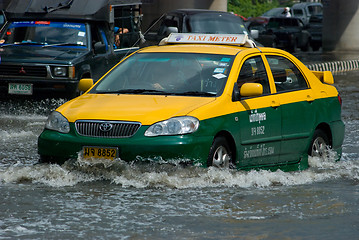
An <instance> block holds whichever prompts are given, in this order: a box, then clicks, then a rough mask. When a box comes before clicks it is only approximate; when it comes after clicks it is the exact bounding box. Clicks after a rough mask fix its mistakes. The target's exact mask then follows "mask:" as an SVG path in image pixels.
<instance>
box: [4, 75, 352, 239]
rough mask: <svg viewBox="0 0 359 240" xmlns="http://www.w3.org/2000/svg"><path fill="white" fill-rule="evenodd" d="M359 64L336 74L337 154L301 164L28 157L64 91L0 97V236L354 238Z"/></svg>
mask: <svg viewBox="0 0 359 240" xmlns="http://www.w3.org/2000/svg"><path fill="white" fill-rule="evenodd" d="M358 78H359V72H347V73H343V74H340V75H336V76H335V80H336V84H335V85H336V87H337V88H338V90H339V91H340V94H341V97H342V99H343V113H342V114H343V120H344V122H345V124H346V136H345V142H344V145H343V157H342V161H340V162H334V161H333V160H328V162H324V163H322V162H318V161H317V159H315V158H311V159H310V164H311V166H313V167H311V168H310V169H308V170H305V171H301V172H289V173H285V172H281V171H276V172H270V171H248V172H245V171H229V170H228V171H226V170H218V169H212V168H210V169H203V168H196V167H182V166H180V165H178V166H174V165H156V164H128V163H125V162H116V163H115V164H112V163H104V164H103V163H91V164H89V163H88V162H83V161H81V160H79V161H76V162H68V163H66V164H65V165H63V166H59V165H48V164H37V161H38V158H39V156H38V154H37V137H38V135H39V134H40V133H41V131H42V128H43V126H44V123H45V121H46V118H47V115H48V114H49V113H50V112H51V111H52V110H54V109H55V108H56V107H57V106H59V105H60V104H62V103H63V102H64V100H61V99H49V100H34V101H30V100H11V101H4V100H2V101H1V102H0V192H1V197H0V199H1V201H0V239H74V238H75V239H99V238H101V239H358V236H359V217H358V216H359V161H358V160H359V147H358V145H359V81H358Z"/></svg>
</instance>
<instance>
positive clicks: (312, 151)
mask: <svg viewBox="0 0 359 240" xmlns="http://www.w3.org/2000/svg"><path fill="white" fill-rule="evenodd" d="M329 150H330V144H329V138H328V136H327V134H325V132H324V131H323V130H320V129H317V130H315V132H314V135H313V139H312V141H311V144H310V147H309V149H308V154H309V155H310V156H312V157H319V158H322V159H325V158H328V157H329Z"/></svg>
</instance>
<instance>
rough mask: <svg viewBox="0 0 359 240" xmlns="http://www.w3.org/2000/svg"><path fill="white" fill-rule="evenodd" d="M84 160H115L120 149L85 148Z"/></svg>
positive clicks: (83, 150)
mask: <svg viewBox="0 0 359 240" xmlns="http://www.w3.org/2000/svg"><path fill="white" fill-rule="evenodd" d="M82 154H83V157H84V158H103V159H110V160H114V159H115V158H117V157H118V148H115V147H83V149H82Z"/></svg>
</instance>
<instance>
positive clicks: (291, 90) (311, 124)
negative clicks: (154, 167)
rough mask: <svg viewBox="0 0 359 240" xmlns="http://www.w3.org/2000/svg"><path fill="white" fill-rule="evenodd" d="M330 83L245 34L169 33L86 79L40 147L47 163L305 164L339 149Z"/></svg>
mask: <svg viewBox="0 0 359 240" xmlns="http://www.w3.org/2000/svg"><path fill="white" fill-rule="evenodd" d="M333 83H334V79H333V76H332V74H331V73H330V72H313V71H310V70H309V69H308V68H307V67H305V66H304V65H303V63H301V62H300V61H299V60H298V59H296V58H295V57H294V56H292V55H291V54H289V53H287V52H285V51H282V50H278V49H273V48H262V47H256V46H255V44H254V43H253V42H251V41H250V40H248V37H247V35H209V34H181V33H179V34H171V35H170V36H169V37H168V38H167V39H165V40H164V41H162V42H161V44H160V46H152V47H148V48H143V49H140V50H138V51H137V52H135V53H133V54H132V55H130V56H129V57H127V58H126V59H124V60H123V61H121V62H120V63H119V64H117V65H116V66H115V67H114V68H112V69H111V70H110V71H109V72H108V73H107V74H105V75H104V76H103V77H102V78H101V79H100V80H99V81H98V82H97V83H96V84H95V85H94V86H92V79H82V80H81V81H80V83H79V88H80V90H81V91H86V93H84V94H83V95H81V96H80V97H78V98H76V99H73V100H71V101H69V102H67V103H65V104H64V105H62V106H60V107H59V108H58V109H57V110H56V111H54V112H53V113H52V114H51V115H50V116H49V118H48V120H47V122H46V126H45V129H44V131H43V132H42V133H41V135H40V136H39V139H38V152H39V154H40V157H41V159H40V160H41V161H45V162H49V161H54V162H63V161H65V160H67V159H71V158H75V159H77V158H81V159H85V160H86V159H91V158H92V159H93V158H96V159H97V158H99V159H102V158H106V159H112V160H114V161H116V160H118V159H121V160H124V161H133V160H136V159H141V160H154V161H157V160H161V161H165V162H166V161H168V162H171V161H185V162H190V163H193V164H195V165H198V166H204V167H206V166H207V167H208V166H216V167H232V168H237V169H249V168H268V169H271V168H280V169H283V170H296V169H305V168H307V167H308V155H312V156H318V157H325V156H327V155H328V152H329V151H334V152H336V153H338V154H337V157H338V159H339V158H340V156H341V151H342V147H341V146H342V143H343V138H344V124H343V121H342V120H341V98H340V96H339V94H338V91H337V90H336V88H335V87H334V86H332V85H333ZM329 148H330V149H331V150H329ZM106 161H108V160H106Z"/></svg>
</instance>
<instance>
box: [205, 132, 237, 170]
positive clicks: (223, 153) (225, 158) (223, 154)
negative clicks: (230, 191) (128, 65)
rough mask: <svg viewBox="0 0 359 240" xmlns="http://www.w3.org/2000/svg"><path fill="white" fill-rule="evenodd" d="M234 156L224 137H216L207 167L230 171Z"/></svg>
mask: <svg viewBox="0 0 359 240" xmlns="http://www.w3.org/2000/svg"><path fill="white" fill-rule="evenodd" d="M232 159H233V154H232V151H231V148H230V147H229V144H228V142H227V140H226V139H225V138H224V137H216V138H215V139H214V141H213V143H212V146H211V149H210V150H209V155H208V159H207V166H208V167H210V166H213V167H217V168H223V169H228V168H231V167H233V162H232V161H233V160H232Z"/></svg>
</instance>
